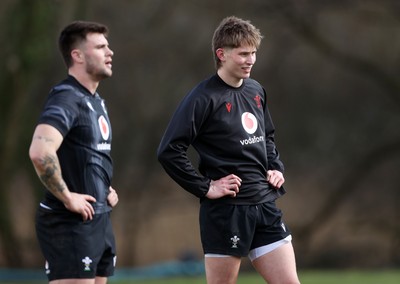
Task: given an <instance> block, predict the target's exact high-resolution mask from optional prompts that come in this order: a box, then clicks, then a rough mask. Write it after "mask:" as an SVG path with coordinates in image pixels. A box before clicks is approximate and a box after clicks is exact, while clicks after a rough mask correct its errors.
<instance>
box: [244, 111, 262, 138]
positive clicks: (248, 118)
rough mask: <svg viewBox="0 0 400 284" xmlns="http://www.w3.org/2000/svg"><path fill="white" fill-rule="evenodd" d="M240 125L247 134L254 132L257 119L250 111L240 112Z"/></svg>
mask: <svg viewBox="0 0 400 284" xmlns="http://www.w3.org/2000/svg"><path fill="white" fill-rule="evenodd" d="M242 125H243V128H244V130H246V132H247V133H248V134H253V133H254V132H256V130H257V127H258V123H257V119H256V117H255V116H254V114H252V113H251V112H244V113H243V114H242Z"/></svg>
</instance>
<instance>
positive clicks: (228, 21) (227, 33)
mask: <svg viewBox="0 0 400 284" xmlns="http://www.w3.org/2000/svg"><path fill="white" fill-rule="evenodd" d="M262 38H263V36H262V35H261V33H260V30H259V29H257V28H256V27H255V26H253V25H252V24H251V23H250V21H246V20H243V19H240V18H238V17H235V16H230V17H226V18H224V19H223V20H222V21H221V23H220V24H219V26H218V27H217V29H216V30H215V32H214V35H213V39H212V52H213V55H214V61H215V67H216V68H217V69H218V68H219V67H220V65H221V61H220V60H219V58H218V56H217V55H216V51H217V49H218V48H237V47H240V46H241V45H243V44H247V45H250V46H252V47H255V48H257V49H258V47H259V46H260V43H261V39H262Z"/></svg>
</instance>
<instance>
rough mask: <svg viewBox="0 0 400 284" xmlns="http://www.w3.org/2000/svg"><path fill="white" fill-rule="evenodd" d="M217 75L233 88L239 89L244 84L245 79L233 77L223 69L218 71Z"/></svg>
mask: <svg viewBox="0 0 400 284" xmlns="http://www.w3.org/2000/svg"><path fill="white" fill-rule="evenodd" d="M217 74H218V76H219V77H220V78H221V79H222V81H224V82H225V83H226V84H228V85H229V86H231V87H234V88H239V87H240V86H241V85H242V84H243V79H241V78H235V77H232V76H230V75H229V74H227V73H226V72H224V71H223V69H218V70H217Z"/></svg>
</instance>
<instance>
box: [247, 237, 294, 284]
mask: <svg viewBox="0 0 400 284" xmlns="http://www.w3.org/2000/svg"><path fill="white" fill-rule="evenodd" d="M253 266H254V268H255V269H256V270H257V271H258V273H259V274H260V275H261V276H262V277H263V278H264V280H265V281H267V282H268V284H299V283H300V281H299V278H298V276H297V270H296V260H295V256H294V250H293V246H292V243H287V244H284V245H282V246H280V247H278V248H277V249H275V250H273V251H271V252H269V253H267V254H264V255H263V256H260V257H259V258H256V259H255V260H254V261H253Z"/></svg>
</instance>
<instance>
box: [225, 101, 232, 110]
mask: <svg viewBox="0 0 400 284" xmlns="http://www.w3.org/2000/svg"><path fill="white" fill-rule="evenodd" d="M225 106H226V110H227V111H228V112H231V109H232V104H231V103H226V104H225Z"/></svg>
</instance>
